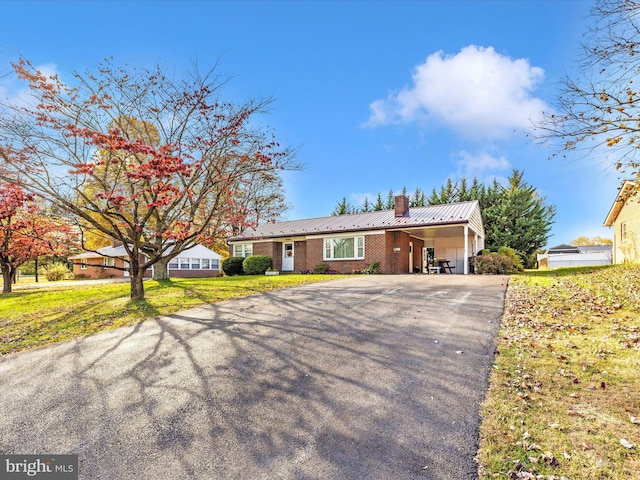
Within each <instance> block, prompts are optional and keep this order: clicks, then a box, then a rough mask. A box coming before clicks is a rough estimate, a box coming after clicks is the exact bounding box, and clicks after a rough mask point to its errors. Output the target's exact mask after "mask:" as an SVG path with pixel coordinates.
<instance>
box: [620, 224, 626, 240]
mask: <svg viewBox="0 0 640 480" xmlns="http://www.w3.org/2000/svg"><path fill="white" fill-rule="evenodd" d="M626 239H627V222H622V223H621V224H620V241H621V242H624V241H625V240H626Z"/></svg>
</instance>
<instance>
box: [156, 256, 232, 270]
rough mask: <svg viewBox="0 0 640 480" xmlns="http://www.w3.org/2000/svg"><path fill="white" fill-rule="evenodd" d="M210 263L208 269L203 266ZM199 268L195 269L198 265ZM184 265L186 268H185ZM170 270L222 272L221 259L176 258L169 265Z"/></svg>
mask: <svg viewBox="0 0 640 480" xmlns="http://www.w3.org/2000/svg"><path fill="white" fill-rule="evenodd" d="M204 261H207V262H208V265H209V266H208V267H206V268H205V267H204V266H203V262H204ZM194 262H197V268H194V265H196V263H194ZM183 265H184V266H183ZM167 268H168V269H169V270H218V271H219V270H220V259H218V258H201V257H197V258H196V257H174V258H172V259H171V260H170V261H169V263H168V264H167Z"/></svg>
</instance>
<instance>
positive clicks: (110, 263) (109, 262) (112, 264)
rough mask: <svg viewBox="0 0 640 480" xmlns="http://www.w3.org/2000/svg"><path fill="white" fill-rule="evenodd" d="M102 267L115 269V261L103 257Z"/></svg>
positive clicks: (111, 258)
mask: <svg viewBox="0 0 640 480" xmlns="http://www.w3.org/2000/svg"><path fill="white" fill-rule="evenodd" d="M103 262H104V266H105V267H115V266H116V259H115V258H113V257H105V258H104V260H103Z"/></svg>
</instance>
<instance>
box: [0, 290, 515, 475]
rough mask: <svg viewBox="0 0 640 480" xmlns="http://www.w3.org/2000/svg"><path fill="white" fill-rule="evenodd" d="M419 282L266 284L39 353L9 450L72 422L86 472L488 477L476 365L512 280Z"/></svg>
mask: <svg viewBox="0 0 640 480" xmlns="http://www.w3.org/2000/svg"><path fill="white" fill-rule="evenodd" d="M403 281H406V282H407V283H402V282H403ZM415 282H416V280H415V279H409V280H405V279H398V280H397V282H396V283H397V285H398V286H394V287H391V288H390V287H388V286H386V287H385V286H381V285H379V283H380V282H377V281H376V279H375V278H373V280H371V279H368V280H367V281H364V280H363V279H357V281H356V282H355V283H354V284H352V282H350V281H349V280H346V281H337V282H331V283H327V284H314V285H307V286H303V287H299V288H293V289H286V290H279V291H274V292H267V293H263V294H260V295H255V296H251V297H246V298H243V299H241V300H237V301H233V302H225V303H224V304H215V305H207V306H205V307H201V308H196V309H192V310H190V311H188V312H182V313H179V314H174V315H168V316H164V317H159V318H157V319H155V320H147V321H145V322H144V323H141V324H138V325H135V326H131V327H126V328H122V329H119V330H114V331H111V332H105V333H104V334H101V335H96V336H94V337H89V338H85V339H77V340H74V341H73V342H72V343H70V344H63V345H59V346H55V347H52V348H50V349H48V352H49V355H52V356H49V355H46V354H45V352H43V351H41V352H37V353H38V354H37V355H36V357H37V359H39V360H40V362H43V363H42V364H41V368H40V369H39V370H38V374H37V377H36V378H35V379H33V378H32V381H31V382H28V381H25V382H22V383H20V382H18V380H15V377H14V376H13V375H14V374H15V375H20V374H21V373H26V372H27V371H28V369H27V367H26V366H24V365H22V364H21V363H20V362H16V363H18V364H20V365H16V366H15V368H10V369H9V371H10V372H12V375H11V378H14V380H13V383H14V385H13V386H12V387H14V388H10V391H11V392H17V391H22V392H23V393H24V394H25V395H26V394H31V395H33V398H36V399H38V400H37V401H34V402H33V404H31V405H28V406H27V407H25V409H24V411H16V409H15V408H14V409H12V408H11V406H13V407H15V405H16V402H18V399H19V398H20V395H19V394H18V393H12V394H9V395H8V396H7V397H6V398H5V399H3V400H0V406H1V407H2V408H3V409H5V410H6V409H8V411H10V412H11V415H10V416H9V417H10V418H7V419H6V420H5V421H3V422H1V423H0V425H1V426H3V427H4V426H7V427H10V428H7V429H6V430H5V429H4V428H0V431H2V430H4V433H0V449H3V450H5V451H6V452H8V453H10V452H12V451H16V452H17V451H21V452H25V451H26V452H30V451H36V450H38V451H48V449H50V448H53V443H52V442H54V440H53V439H54V438H55V439H56V440H55V441H60V435H61V434H60V432H63V433H64V435H62V441H60V443H58V444H56V445H58V446H59V448H60V449H61V451H63V452H69V453H78V454H79V455H80V461H81V465H80V471H81V476H80V478H133V477H136V478H203V479H204V478H319V477H321V478H400V479H402V478H420V477H427V478H474V475H475V474H474V472H472V471H471V470H474V468H475V467H474V465H475V463H474V460H473V457H474V455H475V450H476V449H475V444H474V443H473V442H472V444H471V445H469V441H468V439H469V438H474V437H473V434H474V433H475V428H476V427H475V425H476V420H477V415H478V412H477V405H478V403H479V399H480V397H481V396H482V392H483V391H484V388H485V387H486V378H487V371H486V370H485V369H484V367H482V368H481V370H480V371H478V367H477V366H478V365H485V364H486V363H487V361H488V358H489V357H490V356H491V355H492V353H493V338H494V336H495V332H496V331H497V327H498V324H499V317H500V315H501V313H502V310H501V308H502V304H501V302H497V303H498V304H499V305H500V307H499V308H497V307H496V306H495V304H496V301H495V300H496V299H497V298H502V295H503V294H504V287H503V286H500V287H496V288H494V291H493V292H492V293H491V294H490V295H489V294H488V293H487V292H486V289H485V292H484V294H483V295H485V296H486V295H489V298H488V299H487V298H485V296H482V297H480V296H467V297H460V296H458V295H459V292H455V291H454V289H453V288H451V289H448V290H443V289H442V287H439V286H438V287H433V288H431V287H430V284H429V279H425V280H424V281H423V283H422V284H421V285H420V286H419V288H416V285H415ZM443 292H444V293H443ZM452 300H453V303H452ZM446 309H448V311H449V312H450V313H451V312H452V309H455V310H456V313H459V314H462V315H473V314H475V315H476V317H478V316H479V312H483V311H484V317H483V318H485V317H486V318H490V319H491V321H492V322H493V323H490V322H486V321H478V322H475V323H472V324H471V325H469V326H465V327H463V326H460V325H456V324H454V323H453V316H450V317H449V318H447V317H440V315H442V314H443V312H445V313H446V312H447V310H446ZM429 311H431V312H437V313H436V315H437V316H438V318H432V317H431V316H430V314H429ZM456 351H464V355H461V354H457V353H456ZM11 360H13V359H11ZM60 362H63V363H64V364H65V365H66V368H67V370H64V371H61V369H60V368H59V367H60ZM9 363H11V364H13V362H9ZM0 366H2V363H0ZM5 366H6V364H5ZM19 367H20V368H22V369H23V370H20V368H19ZM34 373H35V372H33V371H32V374H34ZM0 376H1V377H2V380H6V379H7V378H5V375H0ZM34 382H36V383H35V384H34ZM19 385H20V386H21V388H18V386H19ZM36 385H37V386H36ZM25 390H29V392H25ZM38 392H39V393H40V395H38ZM45 392H46V397H47V398H46V399H45V398H41V397H42V396H43V395H44V394H45ZM460 398H464V399H468V398H474V399H475V401H474V402H461V401H458V399H460ZM41 418H46V419H47V420H46V421H41V420H40V421H38V420H35V419H41ZM20 422H23V423H22V424H25V422H26V423H27V424H28V425H29V426H30V427H31V428H32V429H33V430H32V431H28V432H25V431H24V430H21V429H19V428H16V427H15V426H16V425H19V424H21V423H20ZM56 429H58V430H57V431H58V434H54V432H55V431H56ZM476 436H477V435H476ZM131 452H135V454H132V453H131ZM425 467H427V468H426V469H425Z"/></svg>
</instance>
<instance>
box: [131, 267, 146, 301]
mask: <svg viewBox="0 0 640 480" xmlns="http://www.w3.org/2000/svg"><path fill="white" fill-rule="evenodd" d="M144 272H145V271H144V270H141V269H139V268H136V269H135V270H134V269H131V300H144V283H143V281H144Z"/></svg>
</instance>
